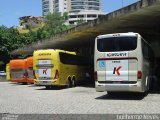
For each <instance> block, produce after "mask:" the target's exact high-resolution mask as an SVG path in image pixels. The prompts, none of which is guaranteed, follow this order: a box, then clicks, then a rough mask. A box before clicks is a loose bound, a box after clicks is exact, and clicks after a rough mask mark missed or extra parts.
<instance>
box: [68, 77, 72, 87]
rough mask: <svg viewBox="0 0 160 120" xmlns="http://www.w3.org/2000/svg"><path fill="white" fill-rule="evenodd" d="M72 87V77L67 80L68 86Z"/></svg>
mask: <svg viewBox="0 0 160 120" xmlns="http://www.w3.org/2000/svg"><path fill="white" fill-rule="evenodd" d="M71 87H72V81H71V80H70V79H68V80H67V88H71Z"/></svg>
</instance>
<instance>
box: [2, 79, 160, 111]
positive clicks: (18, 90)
mask: <svg viewBox="0 0 160 120" xmlns="http://www.w3.org/2000/svg"><path fill="white" fill-rule="evenodd" d="M0 113H9V114H157V113H160V94H159V93H149V94H148V95H147V96H142V95H139V94H134V93H131V94H127V93H124V94H123V93H119V94H116V95H113V96H108V95H107V92H96V91H95V89H94V87H92V86H91V87H90V86H86V87H84V86H78V87H75V88H69V89H65V88H54V89H50V90H47V89H45V87H39V86H34V85H20V84H13V83H9V82H0Z"/></svg>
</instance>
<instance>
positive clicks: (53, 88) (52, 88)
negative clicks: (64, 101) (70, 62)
mask: <svg viewBox="0 0 160 120" xmlns="http://www.w3.org/2000/svg"><path fill="white" fill-rule="evenodd" d="M39 87H40V86H39ZM63 89H67V88H66V87H59V86H52V87H50V88H45V87H44V88H39V89H35V90H63Z"/></svg>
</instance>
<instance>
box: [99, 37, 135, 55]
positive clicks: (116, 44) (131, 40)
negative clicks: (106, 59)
mask: <svg viewBox="0 0 160 120" xmlns="http://www.w3.org/2000/svg"><path fill="white" fill-rule="evenodd" d="M136 48H137V37H135V36H127V37H107V38H99V39H97V49H98V51H100V52H115V51H131V50H135V49H136Z"/></svg>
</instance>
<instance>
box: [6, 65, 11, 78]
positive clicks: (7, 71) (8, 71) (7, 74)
mask: <svg viewBox="0 0 160 120" xmlns="http://www.w3.org/2000/svg"><path fill="white" fill-rule="evenodd" d="M6 79H7V80H10V69H9V63H8V64H6Z"/></svg>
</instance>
